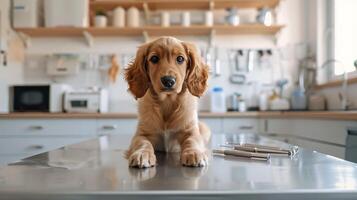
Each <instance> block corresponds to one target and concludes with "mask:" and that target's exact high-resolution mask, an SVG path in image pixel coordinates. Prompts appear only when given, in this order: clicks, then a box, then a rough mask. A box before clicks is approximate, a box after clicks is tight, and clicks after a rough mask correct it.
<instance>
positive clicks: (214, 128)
mask: <svg viewBox="0 0 357 200" xmlns="http://www.w3.org/2000/svg"><path fill="white" fill-rule="evenodd" d="M200 121H202V122H203V123H205V124H206V125H207V126H208V127H209V128H210V129H211V133H212V134H215V133H222V132H223V122H222V121H223V120H222V119H221V118H200Z"/></svg>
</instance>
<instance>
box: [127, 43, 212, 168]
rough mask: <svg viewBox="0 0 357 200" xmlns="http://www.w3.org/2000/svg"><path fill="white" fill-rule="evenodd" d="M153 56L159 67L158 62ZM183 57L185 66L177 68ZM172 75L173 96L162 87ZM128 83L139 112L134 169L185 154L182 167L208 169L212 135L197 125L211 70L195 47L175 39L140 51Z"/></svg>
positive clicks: (133, 149)
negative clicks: (159, 154) (168, 154)
mask: <svg viewBox="0 0 357 200" xmlns="http://www.w3.org/2000/svg"><path fill="white" fill-rule="evenodd" d="M153 56H157V57H158V58H159V61H158V62H153V61H152V60H151V57H153ZM178 56H182V57H183V58H184V62H178V61H177V57H178ZM167 75H169V76H173V77H175V79H176V83H175V86H174V88H173V89H172V90H170V91H167V90H164V88H163V86H162V83H161V81H160V79H161V77H163V76H167ZM125 78H126V80H127V82H128V85H129V91H130V92H131V93H132V94H133V95H134V97H135V98H136V99H137V100H138V107H139V108H138V111H139V122H138V126H137V130H136V134H135V136H134V137H133V138H132V141H131V145H130V148H129V150H128V151H127V154H126V156H127V158H128V161H129V166H131V167H139V168H145V167H152V166H155V165H156V157H155V151H181V163H182V164H183V165H185V166H204V165H206V164H207V162H208V158H207V154H206V144H207V142H208V141H209V138H210V134H211V133H210V130H209V128H208V127H207V126H206V125H205V124H203V123H201V122H199V121H198V113H197V97H200V96H201V95H203V93H204V92H205V90H206V89H207V79H208V66H207V65H206V64H204V63H203V62H202V60H201V58H200V56H199V55H198V52H197V49H196V47H195V46H194V45H193V44H190V43H186V42H182V41H180V40H178V39H176V38H173V37H161V38H159V39H157V40H155V41H152V42H149V43H146V44H144V45H142V46H140V47H139V49H138V50H137V53H136V58H135V60H134V61H133V62H132V63H131V64H129V67H128V68H127V70H126V71H125Z"/></svg>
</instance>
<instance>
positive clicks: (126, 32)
mask: <svg viewBox="0 0 357 200" xmlns="http://www.w3.org/2000/svg"><path fill="white" fill-rule="evenodd" d="M283 27H284V26H281V25H274V26H263V25H258V24H250V25H239V26H228V25H215V26H212V27H207V26H190V27H181V26H171V27H160V26H147V27H140V28H115V27H107V28H94V27H92V28H73V27H63V28H62V27H61V28H17V29H15V30H16V31H18V32H21V33H24V34H25V35H27V36H29V37H76V36H78V37H79V36H83V33H84V32H88V33H89V34H91V35H92V36H103V37H106V36H141V35H142V34H143V32H144V31H146V32H147V33H148V34H149V35H150V36H151V35H152V36H169V35H174V36H176V35H208V34H210V33H211V31H212V30H215V31H216V34H217V35H226V34H230V35H238V34H263V35H274V34H276V33H277V32H279V31H280V30H281V28H283Z"/></svg>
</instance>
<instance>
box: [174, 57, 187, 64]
mask: <svg viewBox="0 0 357 200" xmlns="http://www.w3.org/2000/svg"><path fill="white" fill-rule="evenodd" d="M176 61H177V63H178V64H182V63H183V61H185V58H184V57H182V56H177V58H176Z"/></svg>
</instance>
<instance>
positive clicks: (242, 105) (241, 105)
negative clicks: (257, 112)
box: [239, 99, 247, 112]
mask: <svg viewBox="0 0 357 200" xmlns="http://www.w3.org/2000/svg"><path fill="white" fill-rule="evenodd" d="M246 111H247V104H246V103H245V101H244V100H243V99H241V100H240V101H239V112H246Z"/></svg>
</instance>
